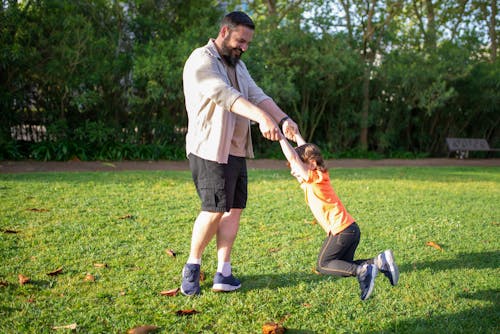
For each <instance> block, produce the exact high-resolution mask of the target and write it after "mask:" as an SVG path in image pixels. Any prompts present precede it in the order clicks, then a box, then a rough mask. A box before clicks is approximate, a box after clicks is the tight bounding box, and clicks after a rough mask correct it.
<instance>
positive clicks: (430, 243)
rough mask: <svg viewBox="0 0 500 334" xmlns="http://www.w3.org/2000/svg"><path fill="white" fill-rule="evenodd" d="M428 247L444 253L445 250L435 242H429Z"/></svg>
mask: <svg viewBox="0 0 500 334" xmlns="http://www.w3.org/2000/svg"><path fill="white" fill-rule="evenodd" d="M426 245H427V246H431V247H434V248H436V249H437V250H440V251H441V252H442V251H443V248H442V247H441V246H439V245H438V244H437V243H435V242H434V241H427V243H426Z"/></svg>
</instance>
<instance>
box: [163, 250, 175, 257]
mask: <svg viewBox="0 0 500 334" xmlns="http://www.w3.org/2000/svg"><path fill="white" fill-rule="evenodd" d="M165 253H167V255H168V256H171V257H176V254H175V252H174V251H173V250H172V249H167V250H165Z"/></svg>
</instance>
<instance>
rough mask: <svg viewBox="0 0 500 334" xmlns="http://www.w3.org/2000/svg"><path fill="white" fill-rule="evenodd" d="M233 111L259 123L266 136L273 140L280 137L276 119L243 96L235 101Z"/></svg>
mask: <svg viewBox="0 0 500 334" xmlns="http://www.w3.org/2000/svg"><path fill="white" fill-rule="evenodd" d="M231 111H232V112H234V113H235V114H238V115H241V116H243V117H246V118H248V119H251V120H252V121H254V122H257V123H259V129H260V132H261V133H262V135H263V136H264V138H266V139H269V140H273V141H277V140H279V139H280V130H279V128H278V125H277V124H276V122H275V121H274V119H272V117H271V116H270V115H269V114H268V113H266V112H265V111H264V110H262V109H261V108H259V107H258V106H256V105H254V104H253V103H251V102H250V101H248V100H247V99H245V98H244V97H243V96H240V97H239V98H238V99H236V101H234V103H233V105H232V106H231Z"/></svg>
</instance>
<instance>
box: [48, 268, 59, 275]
mask: <svg viewBox="0 0 500 334" xmlns="http://www.w3.org/2000/svg"><path fill="white" fill-rule="evenodd" d="M62 271H63V267H59V268H57V269H56V270H54V271H51V272H49V273H47V275H49V276H57V275H59V274H60V273H62Z"/></svg>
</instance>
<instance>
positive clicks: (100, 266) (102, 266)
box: [94, 263, 108, 268]
mask: <svg viewBox="0 0 500 334" xmlns="http://www.w3.org/2000/svg"><path fill="white" fill-rule="evenodd" d="M94 267H96V268H107V267H108V264H107V263H94Z"/></svg>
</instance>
